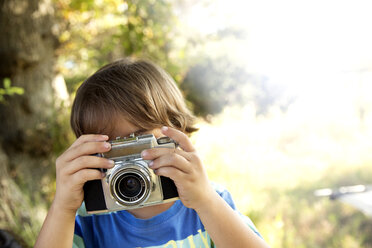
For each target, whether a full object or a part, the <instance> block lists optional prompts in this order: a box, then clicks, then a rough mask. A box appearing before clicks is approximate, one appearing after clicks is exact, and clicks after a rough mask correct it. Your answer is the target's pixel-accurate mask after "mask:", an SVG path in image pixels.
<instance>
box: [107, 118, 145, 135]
mask: <svg viewBox="0 0 372 248" xmlns="http://www.w3.org/2000/svg"><path fill="white" fill-rule="evenodd" d="M139 129H140V128H139V127H137V126H135V125H133V124H132V123H130V122H129V121H128V120H127V119H125V118H124V117H122V116H117V117H116V118H114V122H113V123H112V131H111V132H110V133H109V134H108V135H109V137H110V139H115V138H116V137H126V136H129V135H130V134H132V133H136V132H138V131H139Z"/></svg>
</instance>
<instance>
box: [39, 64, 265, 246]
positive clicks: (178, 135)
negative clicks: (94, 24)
mask: <svg viewBox="0 0 372 248" xmlns="http://www.w3.org/2000/svg"><path fill="white" fill-rule="evenodd" d="M193 121H194V117H193V116H192V114H191V113H190V112H189V110H188V109H187V108H186V105H185V103H184V99H183V97H182V94H181V93H180V91H179V89H178V88H177V86H176V85H175V83H174V81H173V80H172V79H171V78H170V76H169V75H168V74H167V73H166V72H165V71H163V70H162V69H161V68H159V67H157V66H156V65H154V64H152V63H150V62H147V61H142V60H139V61H135V60H129V59H123V60H120V61H117V62H114V63H112V64H109V65H107V66H105V67H103V68H101V69H100V70H98V71H97V72H96V73H95V74H93V75H92V76H91V77H90V78H88V79H87V80H86V81H85V82H84V83H83V84H82V85H81V86H80V88H79V89H78V91H77V93H76V98H75V100H74V104H73V107H72V113H71V126H72V129H73V131H74V132H75V135H76V137H77V140H76V141H75V142H74V143H73V144H72V145H71V146H70V148H68V149H67V150H66V151H65V152H64V153H63V154H62V155H61V156H60V157H59V158H58V159H57V161H56V174H57V177H56V184H57V185H56V195H55V198H54V201H53V203H52V206H51V208H50V210H49V212H48V215H47V217H46V219H45V221H44V225H43V227H42V229H41V231H40V234H39V237H38V239H37V242H36V245H35V247H48V248H50V247H71V246H73V247H152V248H154V247H212V245H213V243H214V244H215V245H216V246H217V247H219V248H222V247H229V248H231V247H267V245H266V244H265V242H264V241H263V239H262V238H261V237H260V236H259V234H258V232H257V231H256V229H255V227H254V225H253V223H252V222H251V221H250V220H248V218H246V219H244V217H243V216H242V215H240V214H239V213H238V212H237V211H236V210H235V206H234V203H233V202H232V199H231V196H230V194H229V193H228V192H227V191H226V190H218V189H215V188H214V187H213V186H212V185H211V183H210V182H209V181H208V178H207V175H206V172H205V169H204V167H203V165H202V162H201V160H200V158H199V157H198V155H197V153H196V151H195V149H194V147H193V145H192V144H191V142H190V140H189V138H188V134H190V133H192V132H194V131H196V130H197V129H196V128H195V127H194V126H193ZM133 133H134V134H137V135H139V134H153V135H154V136H155V137H156V138H159V137H162V136H168V137H170V138H172V139H173V140H174V141H176V142H177V143H178V144H179V147H180V149H170V148H153V149H148V150H144V151H143V152H142V153H141V156H142V158H143V159H145V160H151V161H152V162H151V163H150V164H149V166H150V168H151V169H153V170H154V172H155V174H156V175H159V176H164V177H168V178H171V179H172V180H173V181H174V183H175V185H176V187H177V191H178V194H179V198H180V200H178V201H175V202H168V203H163V204H159V205H154V206H148V207H143V208H138V209H132V210H121V211H116V212H109V213H105V214H99V215H90V214H87V213H86V211H85V207H84V204H83V205H82V202H83V195H84V194H83V185H84V184H85V182H87V181H89V180H95V179H101V178H102V177H104V175H103V174H102V173H101V172H100V170H97V168H104V169H109V168H112V167H113V161H112V160H109V159H106V158H102V157H97V156H91V154H96V153H104V152H107V151H109V150H110V149H111V146H110V143H109V142H107V141H108V140H112V139H115V137H118V136H120V137H125V136H129V135H130V134H133ZM79 207H80V209H79ZM78 209H79V210H78ZM77 210H78V211H77ZM76 212H77V214H76Z"/></svg>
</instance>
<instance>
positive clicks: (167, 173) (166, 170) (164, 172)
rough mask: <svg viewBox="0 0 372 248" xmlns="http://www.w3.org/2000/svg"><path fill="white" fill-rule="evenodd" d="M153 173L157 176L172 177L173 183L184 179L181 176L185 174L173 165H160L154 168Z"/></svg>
mask: <svg viewBox="0 0 372 248" xmlns="http://www.w3.org/2000/svg"><path fill="white" fill-rule="evenodd" d="M155 174H156V175H158V176H163V177H168V178H170V179H172V180H173V181H174V182H175V183H176V182H181V181H184V180H183V177H184V175H185V173H183V172H182V171H180V170H178V169H176V168H174V167H170V166H168V167H161V168H159V169H157V170H155Z"/></svg>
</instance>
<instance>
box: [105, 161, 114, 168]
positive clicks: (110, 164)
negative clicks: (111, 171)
mask: <svg viewBox="0 0 372 248" xmlns="http://www.w3.org/2000/svg"><path fill="white" fill-rule="evenodd" d="M107 160H108V161H107V162H108V164H109V166H110V167H112V166H114V160H111V159H107Z"/></svg>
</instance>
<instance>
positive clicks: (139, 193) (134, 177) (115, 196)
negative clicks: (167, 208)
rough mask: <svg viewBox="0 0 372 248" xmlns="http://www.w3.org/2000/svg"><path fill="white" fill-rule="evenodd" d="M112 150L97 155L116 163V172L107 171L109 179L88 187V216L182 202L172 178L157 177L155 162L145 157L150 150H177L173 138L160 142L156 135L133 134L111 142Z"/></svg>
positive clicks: (86, 202)
mask: <svg viewBox="0 0 372 248" xmlns="http://www.w3.org/2000/svg"><path fill="white" fill-rule="evenodd" d="M109 142H110V143H111V150H110V151H108V152H106V153H100V154H96V155H95V156H99V157H104V158H108V159H111V160H113V161H114V167H113V168H112V169H107V170H103V169H102V172H105V177H104V178H102V179H100V180H92V181H87V182H86V183H85V184H84V202H85V207H86V210H87V212H88V213H100V212H111V211H118V210H125V209H135V208H141V207H146V206H151V205H156V204H160V203H166V202H170V201H175V200H177V199H179V197H178V192H177V188H176V186H175V184H174V182H173V180H171V179H170V178H167V177H163V176H157V175H155V173H154V172H153V170H152V169H150V168H149V167H148V164H149V163H150V162H151V161H149V160H144V159H142V157H141V152H142V151H143V150H146V149H150V148H156V147H165V148H174V149H176V148H177V144H176V142H175V141H173V140H172V139H171V138H169V137H161V138H159V139H156V138H155V136H154V135H152V134H146V135H139V136H135V135H131V136H130V137H124V138H120V137H118V138H116V140H111V141H109Z"/></svg>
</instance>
